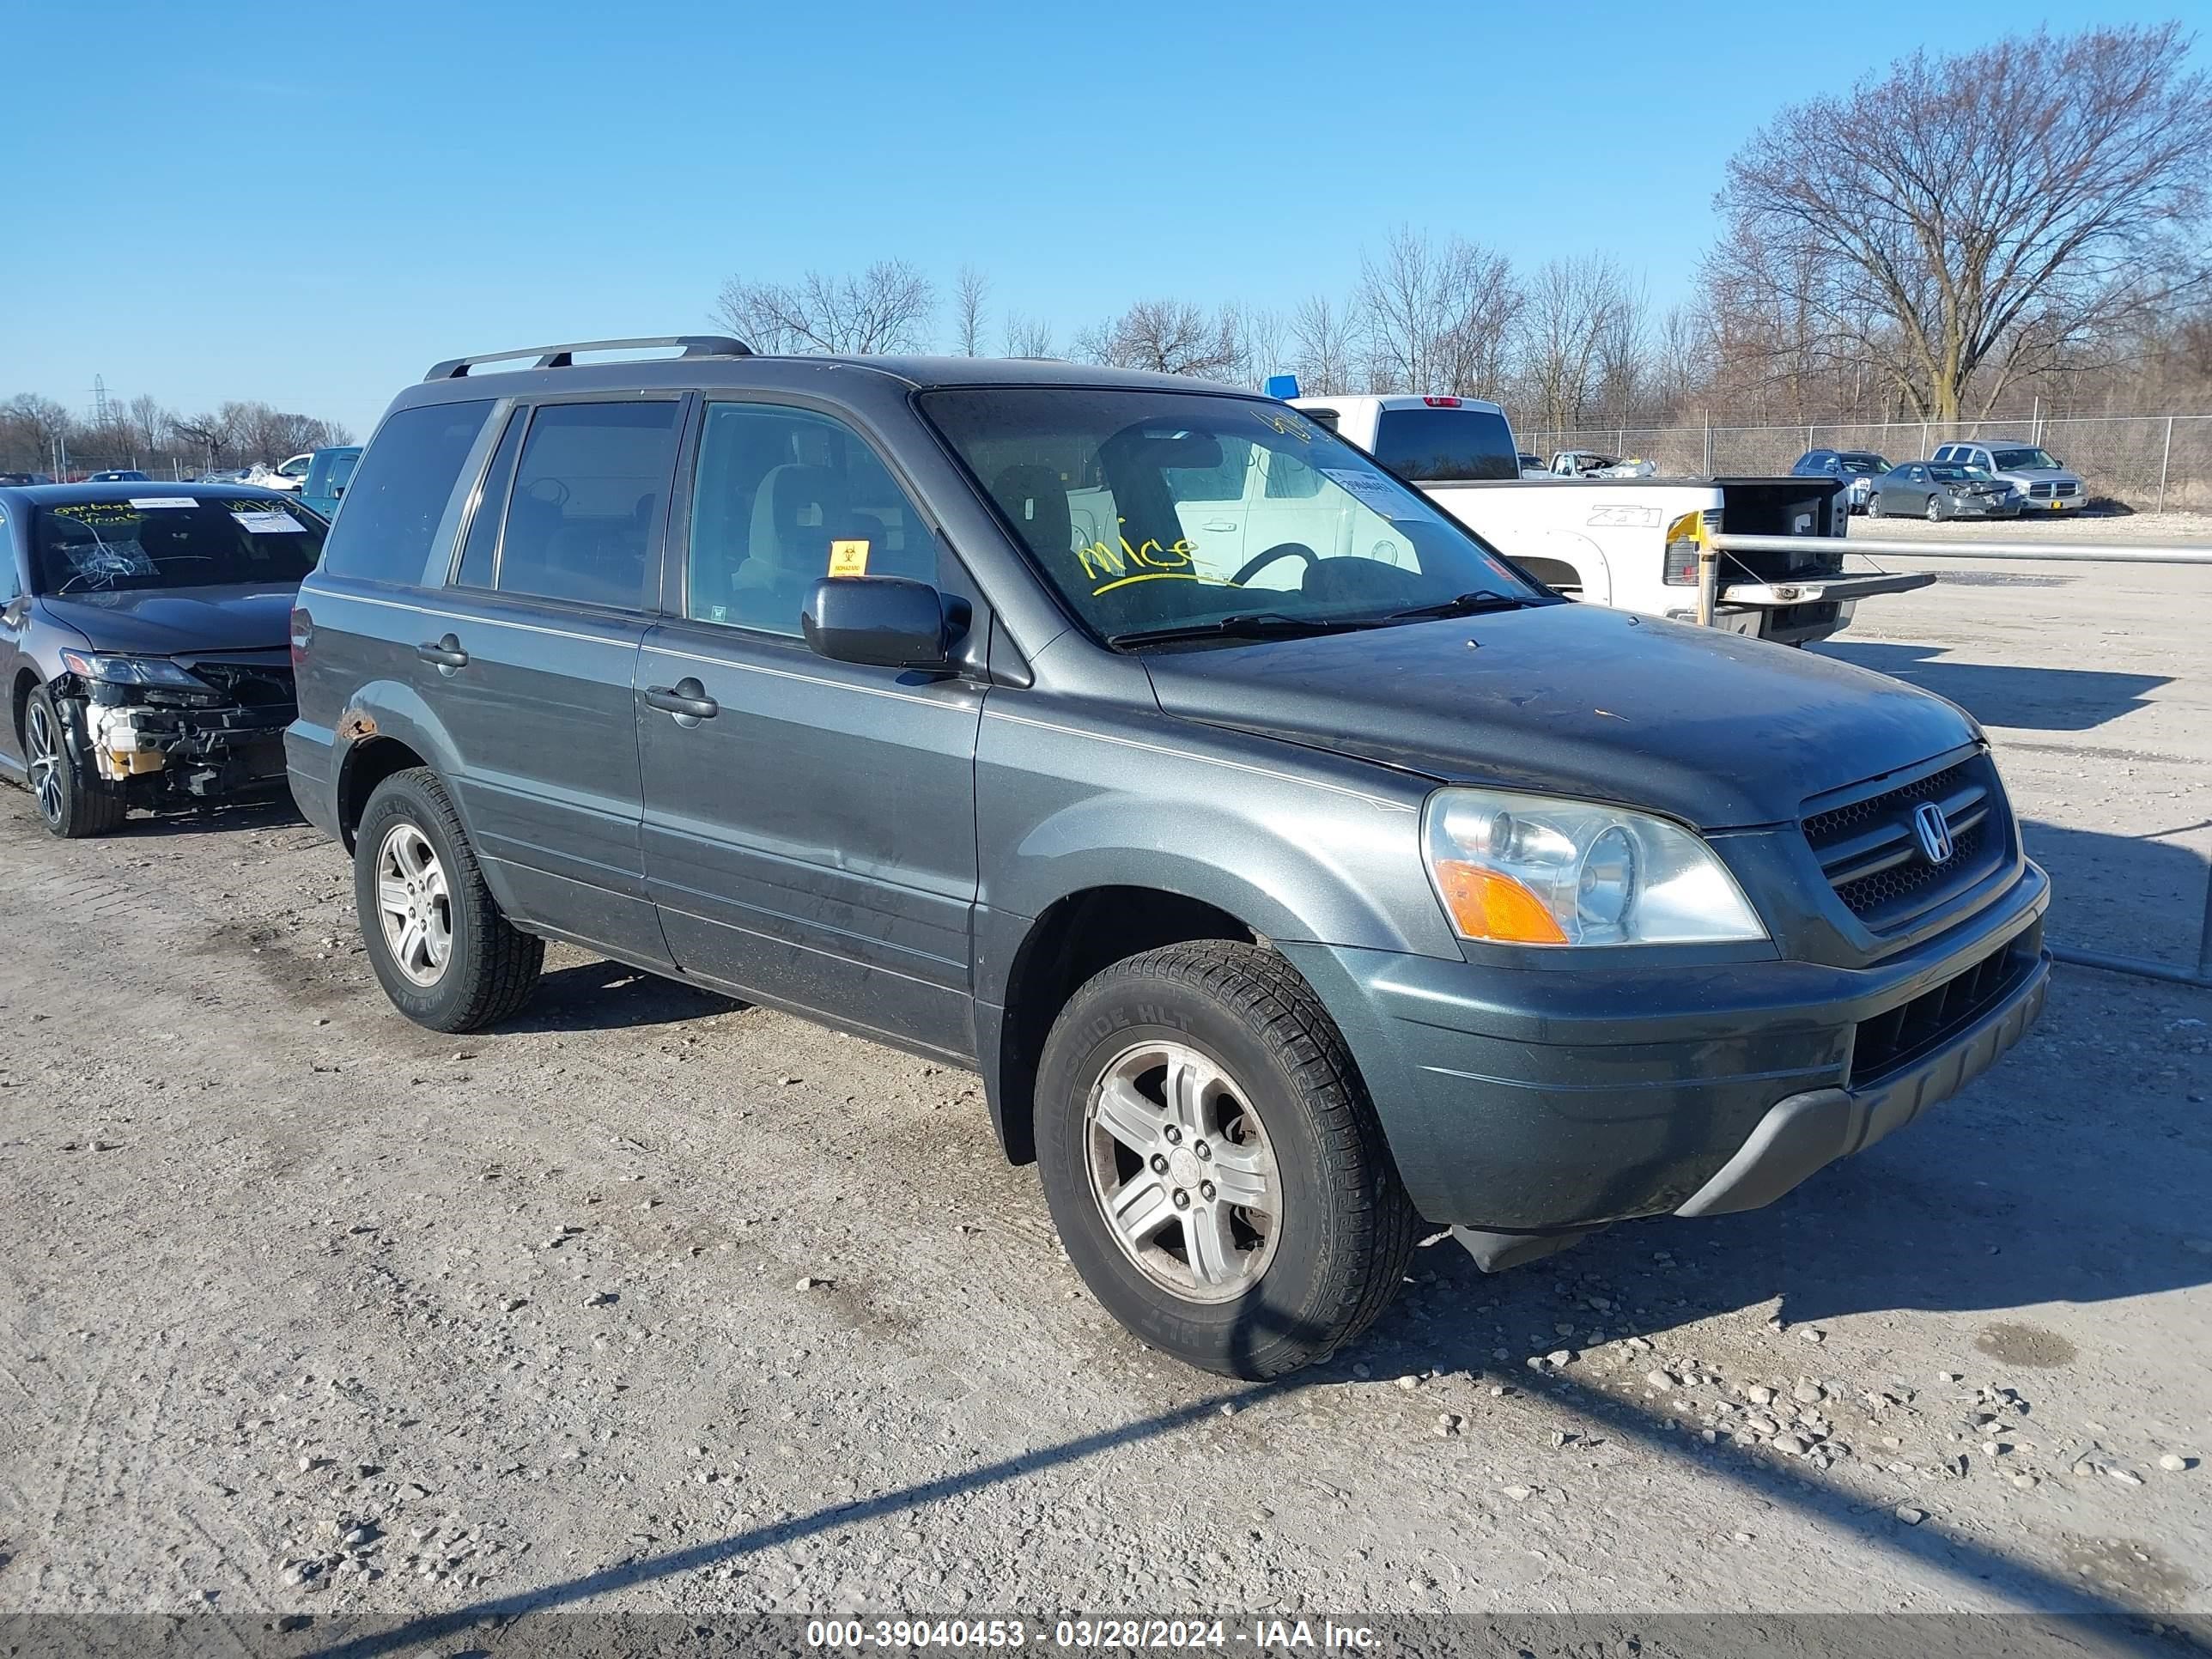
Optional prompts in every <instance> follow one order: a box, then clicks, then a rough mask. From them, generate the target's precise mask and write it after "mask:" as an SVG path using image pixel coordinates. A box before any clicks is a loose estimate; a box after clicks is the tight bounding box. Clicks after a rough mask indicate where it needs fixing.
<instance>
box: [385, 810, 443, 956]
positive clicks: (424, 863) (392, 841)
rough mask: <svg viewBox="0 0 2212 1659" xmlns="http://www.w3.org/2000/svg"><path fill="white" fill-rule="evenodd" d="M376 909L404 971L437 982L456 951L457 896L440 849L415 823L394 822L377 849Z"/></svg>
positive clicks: (387, 942)
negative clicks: (454, 893)
mask: <svg viewBox="0 0 2212 1659" xmlns="http://www.w3.org/2000/svg"><path fill="white" fill-rule="evenodd" d="M376 910H377V921H378V922H379V923H380V925H381V926H382V927H383V929H384V943H385V946H386V949H387V950H389V951H391V952H392V961H393V962H394V963H396V964H398V969H399V971H400V972H401V973H403V974H404V975H407V977H408V978H409V979H410V980H411V981H413V982H414V983H416V984H417V985H422V986H431V985H435V984H436V983H437V982H438V981H440V980H441V979H442V978H443V977H444V976H445V972H446V963H447V962H448V961H449V960H450V959H451V958H452V957H453V895H452V893H451V892H450V891H449V890H448V889H447V884H446V867H445V866H444V865H442V864H441V863H440V862H439V861H438V854H437V849H436V848H434V847H432V846H431V845H430V841H429V837H428V836H425V835H424V834H423V833H422V831H421V830H420V829H416V827H415V826H414V825H413V824H411V823H395V824H393V825H392V828H391V829H389V830H387V831H386V832H385V836H384V840H383V842H382V843H381V844H380V846H379V847H378V848H377V849H376Z"/></svg>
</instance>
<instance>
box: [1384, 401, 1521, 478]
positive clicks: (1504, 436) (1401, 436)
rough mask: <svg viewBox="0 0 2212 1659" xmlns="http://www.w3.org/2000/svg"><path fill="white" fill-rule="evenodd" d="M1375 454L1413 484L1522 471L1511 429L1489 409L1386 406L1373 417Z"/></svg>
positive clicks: (1505, 475) (1517, 474) (1514, 474)
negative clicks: (1394, 407)
mask: <svg viewBox="0 0 2212 1659" xmlns="http://www.w3.org/2000/svg"><path fill="white" fill-rule="evenodd" d="M1375 459H1376V460H1378V461H1380V462H1382V463H1383V465H1384V466H1386V467H1388V468H1389V470H1390V471H1393V472H1395V473H1396V474H1397V475H1398V476H1399V477H1401V478H1403V479H1405V480H1406V481H1407V483H1479V482H1480V481H1482V480H1484V479H1488V478H1517V477H1520V476H1521V461H1520V458H1519V456H1518V455H1517V454H1516V452H1515V450H1514V447H1513V432H1512V428H1510V427H1508V426H1507V425H1506V424H1505V417H1504V416H1502V415H1495V414H1492V412H1491V411H1490V410H1486V409H1386V410H1383V413H1382V414H1381V415H1380V416H1378V417H1377V418H1376V422H1375Z"/></svg>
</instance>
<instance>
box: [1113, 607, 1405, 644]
mask: <svg viewBox="0 0 2212 1659" xmlns="http://www.w3.org/2000/svg"><path fill="white" fill-rule="evenodd" d="M1375 625H1376V620H1375V618H1373V617H1293V616H1291V615H1288V614H1287V613H1285V612H1284V611H1238V612H1237V614H1235V615H1234V616H1229V617H1213V618H1212V619H1211V620H1209V621H1206V622H1194V623H1177V624H1176V625H1175V626H1174V627H1172V628H1139V629H1132V630H1131V631H1130V632H1128V633H1127V634H1115V635H1110V636H1109V638H1108V640H1107V641H1106V642H1107V643H1108V644H1109V645H1157V644H1161V643H1164V641H1169V640H1208V639H1232V640H1273V639H1292V638H1295V637H1296V636H1297V635H1301V634H1334V633H1339V632H1341V631H1342V630H1344V629H1349V628H1372V627H1374V626H1375Z"/></svg>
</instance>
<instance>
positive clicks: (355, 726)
mask: <svg viewBox="0 0 2212 1659" xmlns="http://www.w3.org/2000/svg"><path fill="white" fill-rule="evenodd" d="M337 736H338V743H339V745H340V746H339V751H338V756H337V776H336V778H335V779H334V781H333V789H332V801H333V805H335V807H336V809H337V822H338V831H339V835H340V837H341V838H342V839H343V842H344V843H345V848H346V851H347V852H349V853H350V852H352V851H353V845H354V831H355V829H356V827H357V826H358V825H359V824H360V823H361V815H362V811H363V810H364V809H365V808H366V807H367V806H368V798H369V796H370V794H371V793H374V790H375V788H376V786H377V785H378V784H380V783H381V782H383V781H385V779H386V778H388V777H390V776H391V775H392V774H393V773H395V772H404V771H405V770H407V769H409V768H410V767H415V766H427V767H428V768H429V769H431V770H432V771H434V772H435V773H437V774H438V775H439V776H440V777H441V778H442V779H445V780H446V781H447V784H448V787H449V789H450V786H451V782H452V780H453V773H454V770H455V753H454V750H453V744H452V742H451V741H450V740H449V739H448V738H447V736H446V734H445V731H444V728H443V727H442V726H441V725H440V724H439V722H438V720H437V717H436V716H435V715H434V714H431V712H430V710H429V708H428V706H427V705H425V704H424V703H423V702H422V698H421V697H420V696H416V693H415V692H414V691H413V690H411V689H410V688H408V687H406V686H403V685H397V684H392V683H391V682H389V681H380V682H377V683H375V684H369V685H366V686H363V687H362V689H361V690H360V691H359V692H357V693H356V695H355V696H353V697H352V698H351V699H350V700H349V702H347V704H346V706H345V710H344V712H343V714H341V715H340V716H339V718H338V724H337ZM454 810H455V811H462V809H461V805H460V803H459V799H458V797H457V798H456V799H455V803H454ZM463 823H466V815H465V813H464V814H463Z"/></svg>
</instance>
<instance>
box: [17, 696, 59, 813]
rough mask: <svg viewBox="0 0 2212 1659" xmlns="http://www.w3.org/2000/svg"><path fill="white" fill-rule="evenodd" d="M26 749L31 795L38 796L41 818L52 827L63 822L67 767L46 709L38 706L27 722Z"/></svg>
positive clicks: (43, 705)
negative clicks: (52, 824)
mask: <svg viewBox="0 0 2212 1659" xmlns="http://www.w3.org/2000/svg"><path fill="white" fill-rule="evenodd" d="M23 735H24V739H25V742H24V747H25V748H26V749H27V750H29V753H30V774H31V793H32V794H33V795H34V796H36V797H37V799H38V803H39V811H40V815H41V816H42V817H45V819H46V822H47V823H60V822H61V821H62V790H63V788H64V780H63V778H62V767H63V765H64V757H63V755H62V750H61V741H60V737H59V734H58V732H55V730H54V722H53V717H52V715H50V714H47V713H46V705H45V704H43V703H39V702H34V703H33V704H32V705H31V706H30V708H29V709H28V711H27V714H26V717H25V720H24V732H23Z"/></svg>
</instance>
